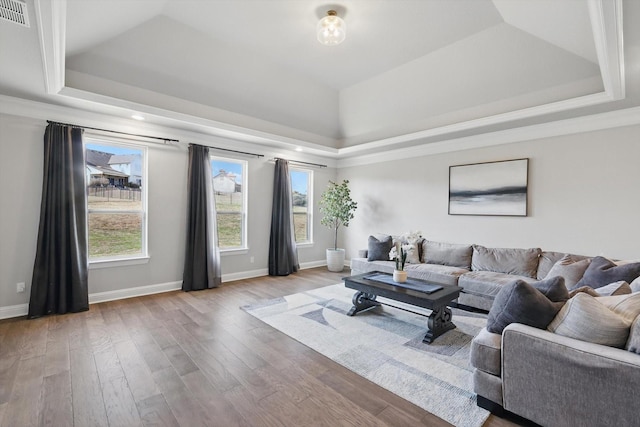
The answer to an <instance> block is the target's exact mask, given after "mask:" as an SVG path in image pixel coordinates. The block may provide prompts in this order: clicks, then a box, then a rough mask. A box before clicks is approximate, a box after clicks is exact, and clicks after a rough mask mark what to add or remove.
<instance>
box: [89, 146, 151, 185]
mask: <svg viewBox="0 0 640 427" xmlns="http://www.w3.org/2000/svg"><path fill="white" fill-rule="evenodd" d="M86 162H87V170H86V174H87V182H88V183H90V184H94V185H102V186H105V185H112V186H115V187H125V186H129V185H130V184H135V185H138V186H139V185H142V156H141V155H139V154H127V155H117V154H111V153H105V152H103V151H98V150H92V149H87V150H86Z"/></svg>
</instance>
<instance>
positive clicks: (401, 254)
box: [389, 242, 407, 271]
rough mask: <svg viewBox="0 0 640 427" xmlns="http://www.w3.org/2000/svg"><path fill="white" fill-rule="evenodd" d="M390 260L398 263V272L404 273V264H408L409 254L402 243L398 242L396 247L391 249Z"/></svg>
mask: <svg viewBox="0 0 640 427" xmlns="http://www.w3.org/2000/svg"><path fill="white" fill-rule="evenodd" d="M389 259H390V260H391V261H395V262H396V270H397V271H404V264H405V262H407V252H406V251H405V250H404V247H403V246H402V245H401V244H400V242H396V245H395V246H394V247H393V248H391V252H389Z"/></svg>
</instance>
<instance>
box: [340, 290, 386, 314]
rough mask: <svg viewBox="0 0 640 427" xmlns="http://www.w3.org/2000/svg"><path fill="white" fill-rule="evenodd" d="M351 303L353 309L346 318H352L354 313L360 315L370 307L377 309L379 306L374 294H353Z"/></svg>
mask: <svg viewBox="0 0 640 427" xmlns="http://www.w3.org/2000/svg"><path fill="white" fill-rule="evenodd" d="M351 302H352V303H353V307H351V310H349V312H348V313H347V316H353V315H355V314H356V313H360V312H361V311H364V310H368V309H370V308H371V307H377V306H379V305H380V303H379V302H378V301H376V296H375V295H374V294H369V293H366V292H356V293H355V294H353V298H351Z"/></svg>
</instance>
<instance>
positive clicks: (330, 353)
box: [242, 284, 489, 426]
mask: <svg viewBox="0 0 640 427" xmlns="http://www.w3.org/2000/svg"><path fill="white" fill-rule="evenodd" d="M354 293H355V291H354V290H353V289H347V288H345V287H344V285H343V284H337V285H332V286H327V287H324V288H318V289H314V290H311V291H307V292H302V293H299V294H294V295H288V296H286V297H283V298H276V299H273V300H268V301H264V302H261V303H257V304H253V305H249V306H244V307H242V309H243V310H245V311H247V312H248V313H250V314H251V315H253V316H255V317H257V318H258V319H260V320H262V321H263V322H265V323H267V324H268V325H271V326H272V327H274V328H275V329H277V330H279V331H281V332H283V333H285V334H287V335H289V336H290V337H292V338H294V339H296V340H297V341H299V342H301V343H303V344H305V345H307V346H308V347H310V348H312V349H314V350H315V351H317V352H319V353H321V354H323V355H325V356H326V357H328V358H330V359H332V360H334V361H336V362H338V363H339V364H341V365H343V366H345V367H346V368H348V369H350V370H352V371H354V372H356V373H357V374H359V375H361V376H363V377H365V378H367V379H369V380H370V381H372V382H374V383H376V384H378V385H379V386H381V387H384V388H386V389H387V390H389V391H391V392H393V393H395V394H397V395H398V396H400V397H402V398H404V399H406V400H408V401H410V402H412V403H414V404H416V405H418V406H420V407H421V408H423V409H425V410H427V411H429V412H431V413H432V414H434V415H436V416H438V417H440V418H442V419H444V420H446V421H448V422H450V423H451V424H453V425H456V426H481V425H482V424H483V423H484V422H485V420H486V419H487V417H488V416H489V412H488V411H485V410H484V409H482V408H479V407H478V406H477V405H476V395H475V394H474V393H473V391H472V390H473V380H472V369H471V367H470V366H469V349H470V345H471V339H472V338H473V337H474V336H475V335H476V334H477V333H478V332H479V331H480V329H482V328H483V327H484V326H485V325H486V316H484V315H480V314H474V313H468V312H465V311H462V310H456V309H453V322H454V323H455V324H456V326H457V328H456V329H453V330H451V331H449V332H447V333H445V334H444V335H441V336H440V337H438V338H437V339H436V340H435V341H434V342H433V343H432V344H423V343H422V338H423V337H424V334H425V333H426V328H427V318H426V317H425V316H424V314H427V315H428V314H429V313H430V311H429V310H423V309H419V308H417V307H413V306H409V305H405V304H403V303H400V302H397V301H391V300H386V299H384V298H378V299H379V300H380V301H381V302H388V303H389V304H392V305H394V306H397V307H400V308H405V309H411V310H414V311H420V313H422V314H423V315H420V314H416V313H411V312H408V311H405V310H402V309H398V308H394V307H388V306H382V307H376V308H374V309H371V310H369V311H366V312H362V313H358V314H356V315H355V316H354V317H349V316H347V315H346V313H347V311H348V310H349V309H350V308H351V306H352V304H351V298H352V296H353V294H354Z"/></svg>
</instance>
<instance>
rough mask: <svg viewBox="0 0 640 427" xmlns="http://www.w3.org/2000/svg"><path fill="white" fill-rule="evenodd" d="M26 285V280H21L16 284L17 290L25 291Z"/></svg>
mask: <svg viewBox="0 0 640 427" xmlns="http://www.w3.org/2000/svg"><path fill="white" fill-rule="evenodd" d="M24 287H25V284H24V282H20V283H18V284H17V285H16V292H18V293H20V292H24Z"/></svg>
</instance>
